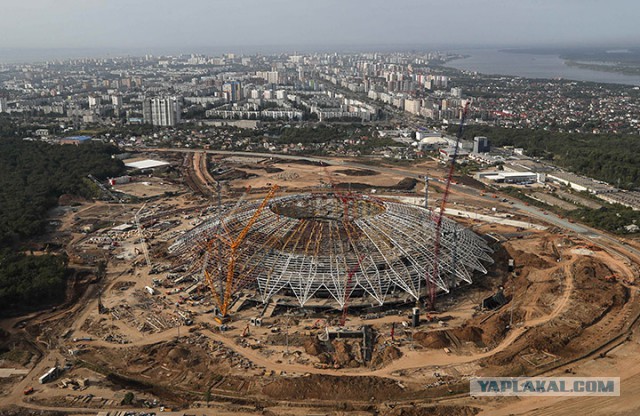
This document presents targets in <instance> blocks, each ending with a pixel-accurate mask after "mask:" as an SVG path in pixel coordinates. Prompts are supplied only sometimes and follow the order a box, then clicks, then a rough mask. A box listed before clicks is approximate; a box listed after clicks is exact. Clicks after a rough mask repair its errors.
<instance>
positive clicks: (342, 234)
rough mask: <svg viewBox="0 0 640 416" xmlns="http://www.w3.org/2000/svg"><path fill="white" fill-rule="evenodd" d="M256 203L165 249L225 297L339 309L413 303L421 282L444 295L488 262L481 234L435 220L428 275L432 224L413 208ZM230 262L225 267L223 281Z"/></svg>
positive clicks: (380, 202)
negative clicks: (394, 296)
mask: <svg viewBox="0 0 640 416" xmlns="http://www.w3.org/2000/svg"><path fill="white" fill-rule="evenodd" d="M260 205H261V204H260V202H255V203H250V204H247V206H245V207H242V209H237V210H232V212H230V213H227V214H224V215H222V219H219V218H216V219H212V220H209V221H207V222H205V223H203V224H201V225H200V226H198V227H196V228H195V229H193V230H192V231H190V232H189V233H187V234H185V235H184V236H183V237H181V238H180V239H179V240H177V241H176V243H174V244H173V245H172V246H171V248H170V252H173V253H175V254H178V255H184V256H187V258H190V259H192V260H195V261H194V263H193V270H196V271H198V272H202V271H203V270H205V271H207V273H208V275H209V276H213V280H214V281H216V280H217V281H220V282H222V281H223V280H227V282H228V283H231V289H230V290H232V291H237V290H240V289H242V288H245V287H253V288H255V289H256V290H257V292H258V293H259V295H260V297H261V300H262V301H263V302H267V301H268V300H269V299H270V298H271V297H273V296H274V295H276V294H277V293H279V292H286V293H291V294H293V295H294V296H295V297H296V298H297V301H298V302H299V304H300V305H301V306H304V305H305V304H306V303H307V302H308V301H309V300H310V299H312V298H313V297H314V296H319V297H328V296H330V297H331V298H333V300H335V304H336V306H337V307H340V308H342V307H343V306H344V304H345V303H346V302H347V299H349V297H350V296H352V295H354V296H355V295H359V296H363V295H364V296H366V295H368V296H370V297H371V298H372V299H373V300H375V301H376V302H377V303H379V304H381V305H382V304H383V303H384V302H385V299H387V296H388V294H390V293H391V292H397V291H398V290H401V291H404V292H406V293H407V294H408V295H410V296H411V297H412V298H414V299H416V300H418V299H419V298H420V297H421V296H422V295H424V289H425V287H426V286H427V285H429V284H434V285H436V287H437V289H438V290H439V291H442V292H449V291H450V290H451V289H452V288H454V287H455V286H457V285H459V284H460V283H461V282H467V283H471V278H472V273H473V272H474V271H480V272H483V273H486V269H485V268H484V266H483V262H486V263H492V262H493V261H492V259H491V257H490V255H489V254H490V253H491V249H490V248H489V247H488V246H487V244H486V242H485V241H484V240H483V239H482V238H480V237H479V236H478V235H476V234H475V233H473V232H472V231H470V230H468V229H465V228H464V227H462V226H460V225H458V224H457V223H455V222H454V221H451V220H448V219H446V218H445V219H444V220H443V223H442V227H441V229H442V236H441V241H440V258H439V261H438V271H439V273H438V276H433V273H432V270H433V268H434V242H435V238H434V234H435V230H436V219H435V218H434V217H433V215H432V213H431V211H429V210H426V209H424V208H423V207H419V206H413V205H407V204H403V203H399V202H394V201H391V200H388V199H381V198H375V197H372V196H367V195H354V194H338V193H327V194H300V195H292V196H283V197H279V198H274V199H273V200H271V201H269V202H268V204H267V205H266V206H264V205H263V208H264V209H262V210H260ZM254 217H255V218H254ZM252 218H253V219H254V220H255V222H253V223H251V219H252ZM248 225H250V226H249V227H248ZM243 232H244V235H243V238H242V242H241V243H239V244H238V245H237V246H236V248H235V250H236V251H235V252H234V254H231V251H230V247H231V245H232V244H233V242H234V241H235V239H236V237H237V236H239V235H241V234H243ZM231 257H233V258H234V261H235V265H234V269H233V271H232V273H230V274H229V275H225V274H224V271H225V270H226V267H227V266H226V265H227V263H228V262H229V261H230V258H231ZM427 279H428V280H427ZM221 287H222V285H221ZM221 292H222V289H221ZM214 294H215V293H214Z"/></svg>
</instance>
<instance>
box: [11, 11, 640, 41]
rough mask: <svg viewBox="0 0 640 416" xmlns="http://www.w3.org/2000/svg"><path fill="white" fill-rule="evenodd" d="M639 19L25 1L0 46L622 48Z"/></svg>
mask: <svg viewBox="0 0 640 416" xmlns="http://www.w3.org/2000/svg"><path fill="white" fill-rule="evenodd" d="M614 6H615V7H614ZM621 11H624V12H623V13H621ZM639 13H640V5H639V4H638V3H636V2H631V1H628V0H618V1H615V2H613V3H607V4H603V3H602V2H596V1H577V0H567V1H563V2H552V1H549V0H524V1H518V2H510V1H506V0H480V1H478V0H475V1H472V0H456V1H449V2H433V1H417V0H405V1H402V2H401V3H400V4H397V3H392V2H384V1H381V0H373V1H367V2H365V1H361V0H352V1H348V2H344V1H343V2H340V1H337V0H327V1H323V2H320V3H308V4H305V5H304V6H300V3H297V2H293V1H292V0H272V1H270V2H259V1H257V0H244V1H239V2H230V1H226V0H224V1H216V2H205V1H202V0H194V1H191V2H189V5H188V7H177V5H176V4H175V3H173V2H168V1H166V0H159V1H153V2H152V1H149V0H140V1H136V2H125V1H123V0H112V1H110V2H106V1H103V0H96V1H80V0H57V1H53V0H31V1H29V2H21V3H11V4H7V5H4V6H3V14H2V17H0V23H1V27H2V28H3V29H2V30H1V31H0V33H1V34H2V36H0V48H3V49H6V48H18V49H33V48H45V49H48V48H111V49H118V50H125V49H126V50H129V49H144V48H164V49H167V50H175V51H176V52H186V51H188V50H198V49H206V48H228V49H234V50H237V51H238V52H243V51H242V49H243V48H245V49H251V48H254V49H255V48H260V47H261V46H262V47H265V48H269V47H271V48H287V47H289V48H307V49H313V48H331V47H349V46H351V47H358V46H359V47H380V48H388V47H394V46H396V47H397V46H401V45H404V46H415V47H449V48H451V47H477V46H499V47H506V46H551V45H553V46H587V45H589V46H602V45H625V46H626V45H632V44H634V43H637V41H638V40H640V33H639V32H638V30H637V28H636V24H635V19H634V17H635V16H637V15H638V14H639ZM26 23H28V24H26ZM251 51H253V50H251Z"/></svg>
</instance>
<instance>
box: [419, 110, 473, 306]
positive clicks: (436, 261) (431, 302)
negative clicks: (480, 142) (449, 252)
mask: <svg viewBox="0 0 640 416" xmlns="http://www.w3.org/2000/svg"><path fill="white" fill-rule="evenodd" d="M468 111H469V102H467V103H466V104H465V106H464V110H463V111H462V117H460V125H459V126H458V134H457V135H456V145H455V148H454V150H453V156H452V157H451V164H450V165H449V173H448V175H447V183H446V186H445V188H444V193H443V194H442V201H441V202H440V212H439V213H438V216H437V217H436V230H435V241H434V244H433V268H432V271H431V272H432V274H431V276H430V277H429V276H427V289H428V292H429V298H428V305H427V306H428V308H429V309H435V304H436V284H435V282H436V280H437V279H438V276H439V275H440V270H439V269H440V239H441V237H442V218H443V217H444V210H445V208H446V206H447V200H448V199H449V192H450V190H451V181H452V179H453V173H454V172H455V168H456V159H457V158H458V151H459V147H460V141H461V140H462V134H463V133H464V122H465V120H466V119H467V112H468Z"/></svg>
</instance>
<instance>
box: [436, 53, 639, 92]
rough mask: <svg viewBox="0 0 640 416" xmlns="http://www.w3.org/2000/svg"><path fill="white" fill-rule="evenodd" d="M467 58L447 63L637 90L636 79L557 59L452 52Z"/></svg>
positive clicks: (496, 72)
mask: <svg viewBox="0 0 640 416" xmlns="http://www.w3.org/2000/svg"><path fill="white" fill-rule="evenodd" d="M452 52H455V53H459V54H461V55H469V57H468V58H464V59H456V60H453V61H449V62H448V63H447V64H446V66H448V67H450V68H455V69H460V70H466V71H474V72H479V73H481V74H490V75H511V76H518V77H523V78H546V79H557V78H562V79H568V80H574V81H591V82H602V83H612V84H625V85H634V86H640V75H625V74H621V73H617V72H605V71H595V70H591V69H584V68H578V67H574V66H568V65H567V64H565V62H564V60H563V59H560V57H559V56H558V55H537V54H530V53H513V52H504V51H499V50H495V49H474V50H458V51H452Z"/></svg>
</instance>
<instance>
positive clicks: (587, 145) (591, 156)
mask: <svg viewBox="0 0 640 416" xmlns="http://www.w3.org/2000/svg"><path fill="white" fill-rule="evenodd" d="M452 132H453V131H452ZM453 133H455V132H453ZM474 136H487V137H489V139H490V140H491V145H492V146H515V147H522V148H524V149H525V151H526V153H527V154H528V155H529V156H533V157H538V158H540V159H546V160H550V161H553V163H554V164H557V165H559V166H561V167H564V168H566V169H567V170H570V171H572V172H576V173H579V174H583V175H586V176H590V177H592V178H595V179H599V180H602V181H605V182H609V183H611V184H613V185H615V186H618V187H620V188H623V189H636V188H639V187H640V137H638V136H631V135H625V136H620V135H609V134H569V133H557V132H549V131H544V130H526V129H506V128H497V127H488V126H469V127H468V128H467V129H466V131H465V133H464V137H465V138H466V139H469V140H473V137H474Z"/></svg>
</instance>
